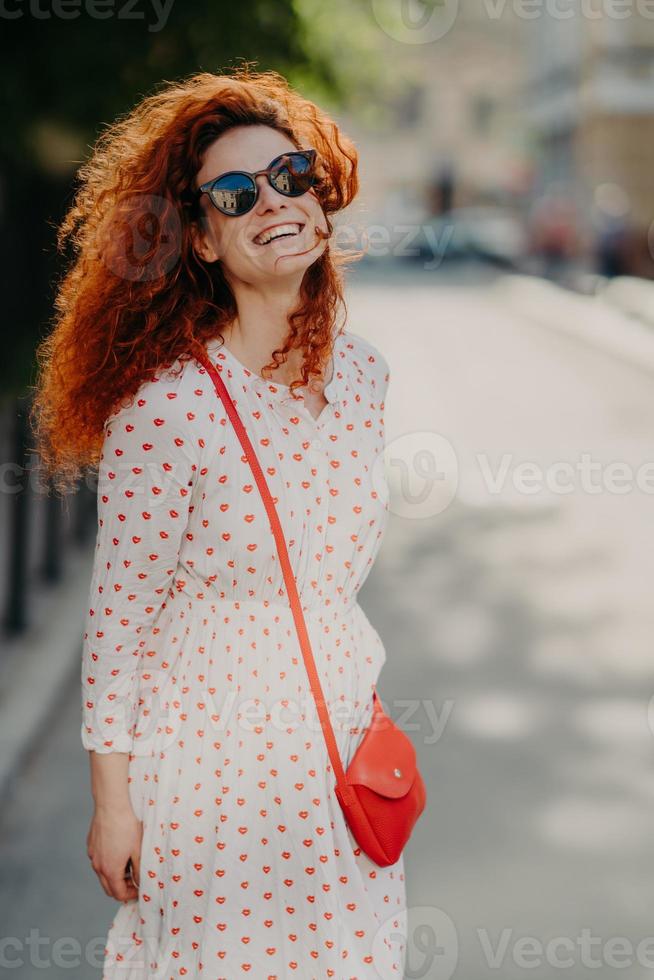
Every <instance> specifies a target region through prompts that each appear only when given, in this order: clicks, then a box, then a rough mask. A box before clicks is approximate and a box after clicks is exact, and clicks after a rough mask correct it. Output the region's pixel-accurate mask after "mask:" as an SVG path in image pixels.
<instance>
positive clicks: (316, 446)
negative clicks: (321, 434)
mask: <svg viewBox="0 0 654 980" xmlns="http://www.w3.org/2000/svg"><path fill="white" fill-rule="evenodd" d="M310 445H311V451H312V452H314V453H320V452H322V443H321V441H320V439H312V440H311V443H310Z"/></svg>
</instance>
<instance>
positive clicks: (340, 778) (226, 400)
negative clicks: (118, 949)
mask: <svg viewBox="0 0 654 980" xmlns="http://www.w3.org/2000/svg"><path fill="white" fill-rule="evenodd" d="M196 356H197V358H198V360H199V361H200V362H201V363H202V365H203V366H204V367H205V368H206V370H207V371H208V372H209V375H210V376H211V379H212V381H213V383H214V385H215V388H216V392H217V393H218V397H219V398H220V399H221V400H222V402H223V404H224V406H225V410H226V411H227V414H228V416H229V418H230V421H231V423H232V425H233V426H234V429H235V430H236V435H237V436H238V438H239V440H240V443H241V445H242V447H243V451H244V453H245V455H246V457H247V460H248V463H249V464H250V467H251V469H252V473H253V474H254V479H255V481H256V484H257V486H258V488H259V491H260V493H261V496H262V498H263V502H264V506H265V508H266V511H267V513H268V517H269V519H270V525H271V529H272V532H273V534H274V536H275V541H276V544H277V551H278V553H279V561H280V564H281V567H282V572H283V574H284V581H285V583H286V591H287V593H288V597H289V599H290V603H291V610H292V612H293V618H294V620H295V627H296V629H297V634H298V638H299V640H300V648H301V650H302V656H303V658H304V663H305V666H306V669H307V673H308V675H309V683H310V684H311V691H312V693H313V698H314V701H315V702H316V708H317V709H318V716H319V718H320V723H321V725H322V730H323V734H324V736H325V742H326V743H327V751H328V753H329V758H330V760H331V764H332V768H333V770H334V774H335V776H336V782H337V784H338V787H339V790H340V792H341V795H342V796H343V800H344V802H345V803H346V805H347V804H349V803H350V802H352V799H351V796H350V791H349V789H348V786H347V780H346V778H345V773H344V771H343V766H342V763H341V759H340V756H339V754H338V747H337V745H336V739H335V738H334V731H333V729H332V725H331V722H330V720H329V714H328V712H327V708H326V705H325V699H324V695H323V692H322V687H321V685H320V680H319V678H318V672H317V671H316V665H315V663H314V659H313V654H312V652H311V644H310V642H309V635H308V633H307V628H306V624H305V621H304V615H303V613H302V604H301V602H300V599H299V596H298V593H297V586H296V584H295V576H294V575H293V571H292V569H291V563H290V561H289V557H288V551H287V550H286V541H285V539H284V532H283V530H282V526H281V524H280V521H279V516H278V514H277V510H276V508H275V504H274V502H273V499H272V496H271V494H270V490H269V489H268V484H267V482H266V478H265V476H264V475H263V472H262V470H261V467H260V465H259V461H258V459H257V456H256V453H255V451H254V449H253V448H252V443H251V442H250V439H249V437H248V434H247V432H246V431H245V428H244V426H243V423H242V422H241V419H240V417H239V414H238V412H237V411H236V407H235V405H234V402H233V401H232V398H231V396H230V394H229V392H228V391H227V388H226V387H225V383H224V381H223V379H222V378H221V377H220V372H219V371H218V370H217V369H216V368H215V367H214V365H213V364H212V363H211V361H210V360H209V359H208V358H206V357H203V356H201V355H196Z"/></svg>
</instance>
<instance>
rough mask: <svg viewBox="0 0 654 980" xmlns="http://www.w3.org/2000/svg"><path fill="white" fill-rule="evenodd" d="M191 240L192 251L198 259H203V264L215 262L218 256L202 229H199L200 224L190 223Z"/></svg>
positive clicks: (196, 222)
mask: <svg viewBox="0 0 654 980" xmlns="http://www.w3.org/2000/svg"><path fill="white" fill-rule="evenodd" d="M191 240H192V242H193V251H194V252H195V254H196V255H197V256H198V258H201V259H203V260H204V261H205V262H217V261H218V259H219V257H220V256H219V255H218V254H217V253H216V250H215V248H214V246H213V244H212V242H210V241H209V237H208V235H207V233H206V232H205V231H204V229H203V228H202V227H201V224H200V222H198V221H193V222H191Z"/></svg>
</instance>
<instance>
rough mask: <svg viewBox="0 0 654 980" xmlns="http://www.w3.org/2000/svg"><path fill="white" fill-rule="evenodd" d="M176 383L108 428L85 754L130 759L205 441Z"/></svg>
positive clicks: (154, 385) (148, 394) (150, 388)
mask: <svg viewBox="0 0 654 980" xmlns="http://www.w3.org/2000/svg"><path fill="white" fill-rule="evenodd" d="M182 381H183V376H182V379H180V378H175V379H174V380H169V379H168V378H166V379H165V380H164V379H163V378H161V377H160V378H157V379H153V380H151V381H148V382H146V383H145V384H143V385H142V386H141V388H140V389H139V391H138V392H137V393H136V395H135V396H134V399H133V402H132V405H131V406H128V407H125V408H122V409H120V411H118V413H116V414H114V415H112V416H111V417H110V418H109V419H108V420H107V422H106V423H105V436H104V442H103V446H102V455H101V459H100V464H99V468H98V495H97V508H98V529H97V538H96V547H95V556H94V565H93V573H92V578H91V585H90V590H89V601H88V605H89V608H88V611H87V614H86V622H85V633H84V639H83V645H82V675H81V681H82V717H83V721H82V730H81V736H82V744H83V746H84V748H85V749H94V750H95V751H96V752H99V753H107V752H130V751H132V750H133V744H134V739H133V726H134V722H135V721H136V717H135V707H136V705H137V701H138V671H137V668H138V664H139V657H140V653H141V649H142V647H143V645H144V644H145V642H146V640H145V638H144V635H145V634H146V633H147V631H148V629H149V628H150V627H151V626H152V624H153V623H154V621H155V619H156V617H157V615H158V613H159V612H160V610H161V608H162V606H163V604H164V602H165V600H166V596H167V594H168V590H169V587H170V583H171V580H172V577H173V576H174V574H175V570H176V568H177V562H178V557H179V553H180V547H181V543H182V539H183V535H184V532H185V529H186V527H187V522H188V518H189V514H190V513H191V511H192V509H193V505H192V503H191V500H192V490H193V486H194V484H195V480H196V476H197V474H198V473H199V471H200V451H201V447H202V446H203V445H204V443H203V440H202V439H201V438H198V437H199V432H197V431H196V429H197V426H198V422H197V420H196V417H195V415H194V413H193V412H192V411H190V410H189V409H190V408H192V407H193V406H192V405H189V404H188V396H187V397H186V399H185V397H184V392H185V390H186V388H187V387H188V386H185V385H183V383H182Z"/></svg>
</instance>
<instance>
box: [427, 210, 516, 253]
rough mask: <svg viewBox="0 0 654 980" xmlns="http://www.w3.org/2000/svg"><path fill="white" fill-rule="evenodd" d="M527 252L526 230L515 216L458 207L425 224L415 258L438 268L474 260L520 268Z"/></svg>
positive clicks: (509, 213)
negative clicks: (441, 265) (445, 263)
mask: <svg viewBox="0 0 654 980" xmlns="http://www.w3.org/2000/svg"><path fill="white" fill-rule="evenodd" d="M527 251H528V240H527V233H526V229H525V228H524V226H523V224H522V223H521V221H520V220H519V219H518V218H517V217H516V216H515V215H514V214H512V213H511V212H510V211H507V210H506V209H504V208H499V207H488V206H486V207H482V206H479V207H466V208H455V209H453V210H452V211H447V212H446V213H444V214H441V215H436V216H434V217H432V218H428V219H427V220H426V221H424V222H423V224H422V227H421V230H420V235H419V239H418V251H417V253H416V255H415V256H413V258H417V259H419V260H420V261H421V262H423V263H427V264H428V265H431V266H433V267H434V268H437V267H438V266H439V265H440V264H441V263H442V262H447V261H450V260H454V259H457V260H461V259H471V258H472V259H481V260H483V261H486V262H491V263H493V264H496V265H501V266H506V267H510V268H517V267H519V266H520V264H521V262H522V260H523V259H524V257H525V256H526V254H527Z"/></svg>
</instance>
